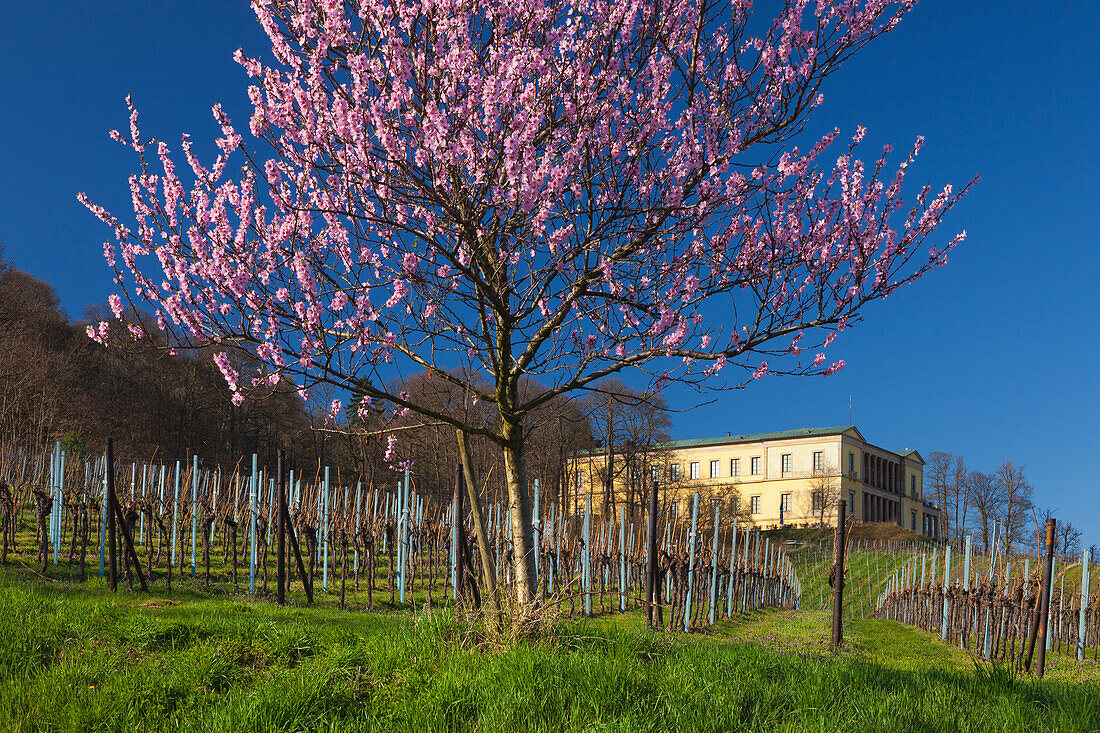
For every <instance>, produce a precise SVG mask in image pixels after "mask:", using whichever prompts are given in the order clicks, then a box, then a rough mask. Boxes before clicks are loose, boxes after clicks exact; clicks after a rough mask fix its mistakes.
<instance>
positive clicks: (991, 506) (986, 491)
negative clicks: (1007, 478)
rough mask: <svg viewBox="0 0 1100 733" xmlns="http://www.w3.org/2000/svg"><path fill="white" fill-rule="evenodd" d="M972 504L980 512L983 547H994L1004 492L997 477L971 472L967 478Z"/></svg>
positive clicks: (980, 472)
mask: <svg viewBox="0 0 1100 733" xmlns="http://www.w3.org/2000/svg"><path fill="white" fill-rule="evenodd" d="M967 483H968V487H969V493H970V497H971V503H972V504H973V506H974V509H975V510H977V512H978V520H979V521H980V522H981V528H982V547H984V548H985V549H986V550H987V551H988V550H989V549H990V548H991V547H992V543H993V539H992V532H993V529H994V527H995V526H996V523H997V520H998V518H999V517H1000V516H1001V513H1002V504H1003V502H1004V492H1003V490H1002V488H1001V485H1000V483H999V482H998V481H997V477H996V476H994V475H993V474H991V473H983V472H982V471H971V472H970V475H969V476H968V477H967Z"/></svg>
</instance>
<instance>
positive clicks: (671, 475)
mask: <svg viewBox="0 0 1100 733" xmlns="http://www.w3.org/2000/svg"><path fill="white" fill-rule="evenodd" d="M668 480H669V481H679V480H680V464H679V463H673V464H672V465H671V466H669V467H668Z"/></svg>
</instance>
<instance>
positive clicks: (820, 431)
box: [661, 425, 855, 449]
mask: <svg viewBox="0 0 1100 733" xmlns="http://www.w3.org/2000/svg"><path fill="white" fill-rule="evenodd" d="M853 429H855V425H840V426H837V427H832V428H796V429H795V430H779V431H776V432H774V433H748V434H746V435H723V436H720V437H717V438H698V439H695V440H670V441H669V442H667V443H662V444H661V447H662V448H673V449H675V448H702V447H704V446H708V445H726V444H731V443H760V442H763V441H766V440H785V439H788V438H810V437H816V436H821V435H840V434H841V433H846V432H848V431H849V430H853Z"/></svg>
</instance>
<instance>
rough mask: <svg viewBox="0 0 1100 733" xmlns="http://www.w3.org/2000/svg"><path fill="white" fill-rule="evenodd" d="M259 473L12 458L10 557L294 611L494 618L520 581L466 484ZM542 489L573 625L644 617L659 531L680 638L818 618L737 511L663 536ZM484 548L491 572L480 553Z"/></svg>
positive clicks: (663, 605)
mask: <svg viewBox="0 0 1100 733" xmlns="http://www.w3.org/2000/svg"><path fill="white" fill-rule="evenodd" d="M108 453H110V451H108ZM241 463H244V466H243V467H242V465H241ZM241 463H238V465H236V466H234V467H232V468H223V467H221V466H204V465H202V464H200V461H199V459H198V458H197V457H192V458H191V460H190V461H185V460H180V461H173V462H155V461H152V460H150V461H139V460H121V459H114V457H113V456H112V460H111V462H110V463H108V457H107V455H106V454H105V455H103V456H98V457H94V458H86V459H84V460H80V459H77V460H73V459H72V458H70V457H69V456H67V455H66V453H65V452H64V451H63V450H62V449H61V446H60V444H57V445H55V446H54V448H53V450H52V451H42V452H36V453H29V452H25V451H22V450H18V449H14V450H10V451H8V452H7V453H6V454H5V455H4V458H3V461H2V464H0V479H2V480H3V482H4V486H3V487H2V488H0V502H2V506H3V513H2V515H0V521H2V523H3V525H2V534H3V546H2V549H0V556H2V557H0V559H2V560H3V561H4V562H7V559H8V556H9V554H11V555H12V556H14V557H16V558H17V559H19V561H20V562H25V563H27V564H32V563H33V565H34V567H35V568H36V571H37V572H39V573H40V574H42V575H44V576H47V577H64V578H72V579H74V580H77V581H83V580H85V579H86V578H88V577H89V574H93V575H95V576H97V577H99V578H105V579H107V580H109V581H110V582H111V583H112V587H113V586H114V584H116V583H117V582H118V581H121V582H123V583H125V584H126V585H127V586H128V587H130V588H135V587H136V586H138V587H140V588H142V589H146V590H147V589H149V588H151V587H155V586H156V585H160V586H162V587H163V588H164V589H166V590H171V589H172V587H173V583H175V584H176V585H177V586H178V585H179V584H180V582H181V579H182V580H183V581H184V582H186V583H190V584H197V585H201V586H202V587H203V588H205V589H209V590H218V589H221V590H225V591H228V590H230V589H232V590H233V591H246V592H247V593H248V594H250V595H254V596H259V597H266V598H270V597H271V596H272V595H273V594H274V595H275V600H280V601H281V600H284V596H283V595H281V594H280V593H281V592H282V593H291V594H298V595H299V597H300V598H302V599H304V600H305V601H307V602H310V603H312V602H314V601H315V600H316V601H322V602H323V600H324V599H328V598H331V599H333V600H334V601H335V599H336V597H337V596H338V598H339V604H340V606H341V607H344V606H345V605H347V604H348V603H349V601H350V602H351V603H353V604H355V605H356V606H359V607H363V608H370V609H373V608H377V607H378V604H379V603H380V602H382V603H387V604H388V605H389V607H391V608H392V607H402V608H410V607H421V606H426V607H428V608H432V607H437V606H441V605H442V606H447V605H456V606H458V607H460V608H461V607H466V606H469V607H473V608H477V607H480V606H481V605H482V603H483V601H484V600H485V599H484V598H483V597H482V596H483V595H485V594H492V593H496V590H495V588H496V586H497V584H501V585H507V584H508V583H509V582H510V577H509V573H510V568H512V567H513V563H512V562H511V554H510V553H511V542H510V540H511V535H510V531H511V525H510V523H509V522H508V521H507V509H506V507H505V506H504V505H503V504H502V503H500V502H495V503H494V502H490V503H488V504H487V506H486V507H485V513H484V516H481V515H480V512H478V513H474V512H471V511H470V510H469V509H467V503H466V502H465V501H464V499H465V496H466V493H467V492H466V491H465V490H464V486H463V483H464V479H463V476H462V474H461V472H456V474H457V477H456V483H455V487H454V490H453V492H451V491H448V490H447V489H443V488H441V487H418V486H416V484H415V482H414V481H413V480H412V479H411V477H410V475H409V473H408V472H407V471H406V472H405V474H404V475H403V476H400V478H399V480H396V481H395V482H394V484H393V485H390V486H386V487H382V486H375V485H367V486H364V485H363V484H362V482H359V481H356V482H355V483H354V484H352V483H347V482H343V481H341V472H340V471H332V470H331V469H330V468H327V467H318V468H316V470H315V471H314V472H313V474H312V475H303V472H302V471H301V470H297V469H294V468H288V469H287V470H286V471H285V475H284V474H282V473H280V469H279V468H278V466H276V470H275V471H272V470H271V468H270V467H266V466H263V465H261V463H260V461H259V457H258V456H257V455H252V456H251V457H250V461H242V462H241ZM532 492H533V497H534V507H535V513H536V516H537V517H538V522H537V527H536V534H535V546H536V547H537V548H538V562H537V563H536V568H537V574H538V580H539V588H540V593H541V594H542V597H543V599H544V602H545V603H547V604H549V605H551V606H553V607H555V608H557V609H559V611H560V613H561V614H562V615H565V616H571V615H582V614H583V615H585V616H590V615H596V614H609V613H624V612H627V611H630V610H634V609H637V608H639V607H640V606H641V605H642V604H643V602H644V597H645V596H644V586H645V578H646V561H647V554H646V546H647V539H648V532H649V527H650V526H656V529H657V534H656V540H657V547H658V549H659V562H658V573H657V578H658V592H657V596H656V597H657V606H656V608H655V609H654V610H655V612H656V614H657V619H656V620H657V622H658V623H659V624H660V625H661V626H662V627H664V628H667V629H669V630H677V629H680V630H685V631H690V630H692V629H694V628H699V627H701V626H705V625H712V624H714V623H715V622H716V621H717V620H719V619H721V618H728V617H730V616H733V615H735V614H743V613H747V612H752V611H755V610H758V609H760V608H764V607H776V608H798V607H799V606H800V605H801V583H800V580H799V576H798V573H797V572H796V570H795V566H794V564H793V563H792V562H791V559H790V557H789V555H788V553H787V551H786V549H785V548H784V547H783V546H781V544H780V543H778V542H776V541H773V540H772V539H771V538H770V537H769V536H768V535H767V533H765V532H761V531H759V530H757V529H753V528H751V527H746V526H745V524H744V523H741V524H740V525H739V524H738V521H737V519H736V518H732V519H724V518H723V517H722V516H721V512H720V508H719V506H717V505H714V506H713V507H702V506H700V504H699V497H698V496H697V495H696V496H695V497H694V502H693V504H692V508H691V512H690V514H688V513H687V512H684V513H683V515H681V516H679V517H677V516H675V515H673V514H671V513H670V512H669V511H668V510H667V509H664V508H662V509H660V510H659V516H657V517H655V522H654V523H653V525H650V524H649V522H648V521H647V520H648V517H647V516H636V517H630V516H628V515H627V512H626V509H625V508H623V507H620V511H619V512H618V515H617V516H616V515H614V514H612V515H611V516H607V517H601V516H599V515H598V514H594V513H593V512H592V505H591V499H590V497H589V498H588V501H586V503H585V511H584V512H583V513H578V514H566V513H563V512H561V511H560V508H559V506H558V505H557V504H556V503H549V502H545V501H543V502H540V498H541V497H540V488H539V481H538V480H537V479H536V480H535V481H534V482H533V486H532ZM280 496H281V497H282V498H283V502H282V504H280V498H279V497H280ZM456 516H458V517H459V521H457V522H456V521H455V517H456ZM280 517H282V519H283V521H282V522H280ZM280 529H282V530H283V531H284V533H285V536H284V539H283V541H282V543H280ZM482 535H483V536H484V542H485V544H486V546H487V549H488V552H487V556H488V559H489V563H488V568H486V567H485V565H484V564H480V563H478V562H477V561H476V558H477V556H478V554H477V551H476V550H474V549H471V547H472V545H473V543H474V542H480V541H481V540H480V539H478V537H480V536H482ZM280 546H282V547H283V549H282V550H281V551H280ZM32 558H33V560H32ZM486 570H488V573H487V572H486ZM280 578H283V579H284V582H283V583H280V582H279V579H280ZM280 586H282V590H281V591H280Z"/></svg>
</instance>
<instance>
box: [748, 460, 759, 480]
mask: <svg viewBox="0 0 1100 733" xmlns="http://www.w3.org/2000/svg"><path fill="white" fill-rule="evenodd" d="M749 470H750V471H751V472H752V475H753V476H759V475H760V456H753V457H752V459H751V461H750V465H749Z"/></svg>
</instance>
